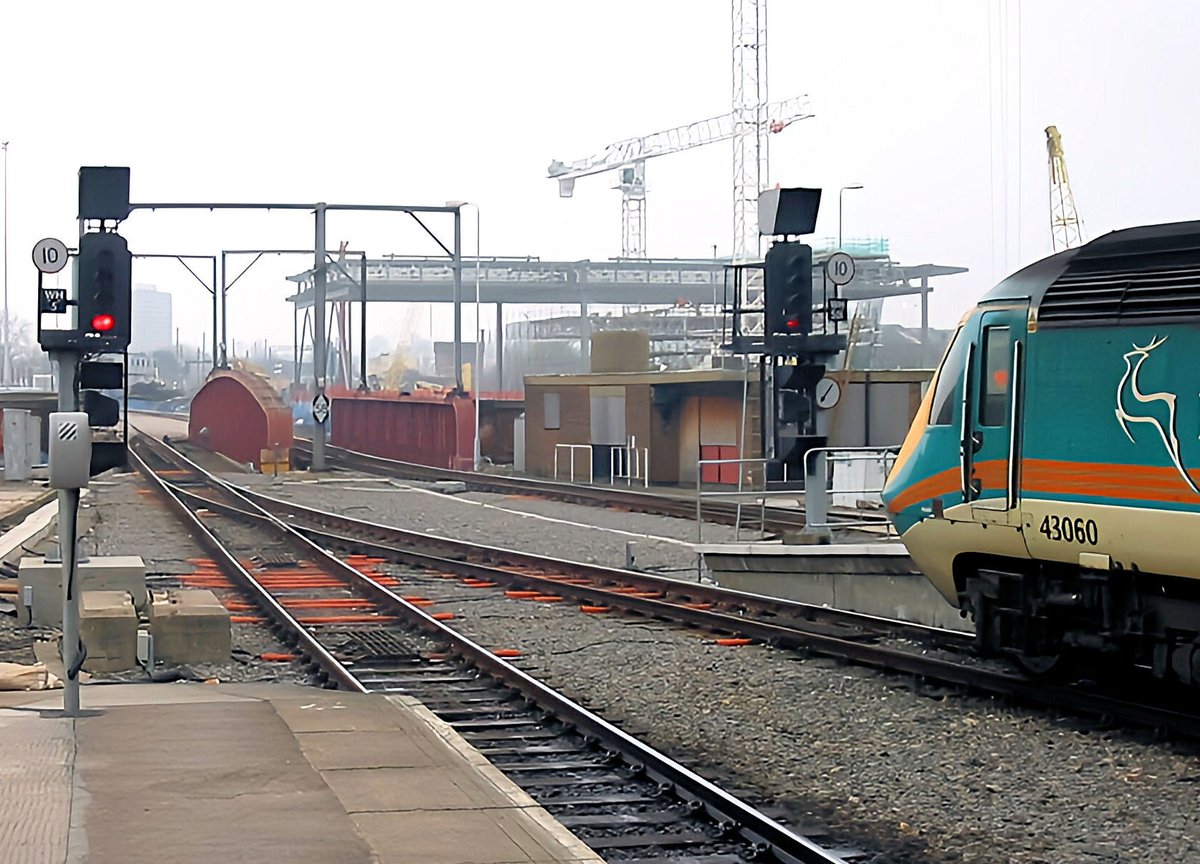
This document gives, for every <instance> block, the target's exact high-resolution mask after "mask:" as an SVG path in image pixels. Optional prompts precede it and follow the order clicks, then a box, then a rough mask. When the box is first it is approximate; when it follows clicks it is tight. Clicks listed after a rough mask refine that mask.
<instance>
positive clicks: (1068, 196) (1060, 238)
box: [1046, 126, 1083, 252]
mask: <svg viewBox="0 0 1200 864" xmlns="http://www.w3.org/2000/svg"><path fill="white" fill-rule="evenodd" d="M1046 150H1047V151H1048V153H1049V157H1050V242H1051V244H1052V246H1053V248H1054V251H1055V252H1058V251H1060V250H1062V249H1073V248H1075V247H1076V246H1081V245H1083V223H1082V222H1081V221H1080V220H1079V213H1078V211H1076V209H1075V193H1074V192H1072V191H1071V179H1070V177H1068V176H1067V159H1066V157H1065V156H1064V155H1063V146H1062V136H1061V135H1060V134H1059V133H1058V127H1057V126H1047V127H1046Z"/></svg>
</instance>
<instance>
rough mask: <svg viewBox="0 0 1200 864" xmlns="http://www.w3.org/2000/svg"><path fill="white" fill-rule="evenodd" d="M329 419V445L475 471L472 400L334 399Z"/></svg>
mask: <svg viewBox="0 0 1200 864" xmlns="http://www.w3.org/2000/svg"><path fill="white" fill-rule="evenodd" d="M329 417H330V439H329V440H330V443H331V444H333V445H335V446H337V447H345V448H346V449H348V450H357V451H358V452H360V453H369V454H371V455H372V456H383V457H385V458H387V459H400V460H402V461H404V462H416V463H418V464H420V465H432V466H434V467H435V468H453V469H456V470H460V471H470V470H471V468H472V467H473V466H474V461H475V455H474V454H475V402H474V400H472V399H471V398H469V397H465V396H461V397H456V396H442V395H438V396H437V397H433V398H431V397H421V396H415V395H414V396H399V397H396V398H385V399H377V398H371V397H360V398H342V399H334V400H333V404H332V407H331V408H330V412H329Z"/></svg>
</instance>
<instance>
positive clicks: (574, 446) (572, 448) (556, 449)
mask: <svg viewBox="0 0 1200 864" xmlns="http://www.w3.org/2000/svg"><path fill="white" fill-rule="evenodd" d="M561 450H566V451H567V453H568V456H569V460H570V463H571V472H570V480H571V482H572V483H574V482H575V451H576V450H586V451H587V468H588V479H587V482H589V483H592V482H594V479H595V478H594V472H595V466H594V465H593V464H592V445H591V444H555V445H554V479H555V480H557V479H558V454H559V452H560V451H561Z"/></svg>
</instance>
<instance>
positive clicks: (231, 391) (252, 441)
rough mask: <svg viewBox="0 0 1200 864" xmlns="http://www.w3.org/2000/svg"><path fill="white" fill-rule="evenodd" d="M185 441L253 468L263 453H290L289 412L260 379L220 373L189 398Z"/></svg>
mask: <svg viewBox="0 0 1200 864" xmlns="http://www.w3.org/2000/svg"><path fill="white" fill-rule="evenodd" d="M188 440H189V441H191V442H192V443H194V444H199V445H200V446H201V447H205V448H207V449H209V450H212V451H214V452H216V453H220V454H222V455H224V456H228V457H229V458H230V459H233V460H235V461H237V462H241V463H243V464H245V463H247V462H251V463H253V464H254V466H255V467H256V468H257V467H259V466H260V464H261V459H262V451H264V450H271V451H276V452H281V453H287V452H288V451H290V450H291V448H292V412H291V410H289V408H288V407H287V405H286V404H284V401H283V400H282V399H281V398H280V397H279V394H278V393H276V392H275V389H274V388H273V387H272V386H271V385H270V383H268V382H267V381H266V380H265V379H263V378H260V377H259V376H257V375H251V374H250V373H248V372H243V371H240V370H237V369H225V370H220V371H217V372H213V373H212V374H211V375H209V376H208V381H207V383H205V385H204V386H203V387H202V388H200V392H199V393H197V394H196V395H195V396H194V397H192V408H191V413H190V416H189V418H188Z"/></svg>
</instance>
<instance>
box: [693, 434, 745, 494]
mask: <svg viewBox="0 0 1200 864" xmlns="http://www.w3.org/2000/svg"><path fill="white" fill-rule="evenodd" d="M700 458H701V459H736V458H738V448H737V447H733V446H730V445H727V444H704V445H702V446H701V447H700ZM700 480H701V482H704V483H717V484H723V485H727V486H736V485H737V482H738V466H737V465H736V464H734V463H729V464H726V465H704V466H702V467H701V469H700Z"/></svg>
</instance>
